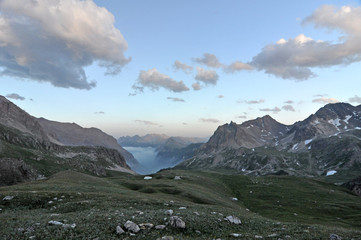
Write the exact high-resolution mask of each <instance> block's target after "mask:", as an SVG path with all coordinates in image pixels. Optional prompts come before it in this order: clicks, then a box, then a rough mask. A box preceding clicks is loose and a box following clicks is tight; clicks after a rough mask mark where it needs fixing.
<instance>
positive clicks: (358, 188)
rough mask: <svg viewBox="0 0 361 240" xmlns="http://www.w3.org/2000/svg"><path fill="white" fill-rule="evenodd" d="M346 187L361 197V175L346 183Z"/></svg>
mask: <svg viewBox="0 0 361 240" xmlns="http://www.w3.org/2000/svg"><path fill="white" fill-rule="evenodd" d="M344 186H345V187H347V188H348V189H350V190H351V191H352V192H353V193H354V194H356V195H358V196H360V197H361V177H358V178H356V179H353V180H351V181H350V182H348V183H346V184H344Z"/></svg>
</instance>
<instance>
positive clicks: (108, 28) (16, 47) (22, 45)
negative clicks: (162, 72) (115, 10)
mask: <svg viewBox="0 0 361 240" xmlns="http://www.w3.org/2000/svg"><path fill="white" fill-rule="evenodd" d="M0 9H1V14H0V46H1V48H0V66H1V67H2V68H3V71H2V72H1V74H2V75H8V76H14V77H19V78H26V79H30V80H34V81H39V82H49V83H51V84H52V85H54V86H56V87H63V88H69V87H71V88H78V89H90V88H92V87H94V86H95V85H96V84H95V82H89V81H88V79H87V76H86V74H85V71H84V67H86V66H89V65H91V64H92V63H94V62H98V63H100V65H101V66H104V67H106V68H107V72H106V73H107V74H116V73H118V72H119V71H120V69H121V68H122V67H123V66H124V65H125V64H127V63H128V62H129V61H130V58H126V57H125V56H124V52H125V51H126V50H127V48H128V45H127V42H126V41H125V39H124V37H123V35H122V34H121V33H120V31H119V30H118V29H116V28H115V26H114V16H113V15H112V14H111V13H110V12H109V11H107V10H106V9H105V8H102V7H98V6H97V5H96V4H95V3H94V2H93V1H90V0H89V1H81V0H62V1H58V0H37V1H14V0H2V1H0Z"/></svg>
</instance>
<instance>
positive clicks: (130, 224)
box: [124, 220, 140, 233]
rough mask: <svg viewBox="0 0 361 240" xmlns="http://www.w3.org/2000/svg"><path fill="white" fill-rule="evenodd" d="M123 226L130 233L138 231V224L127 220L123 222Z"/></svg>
mask: <svg viewBox="0 0 361 240" xmlns="http://www.w3.org/2000/svg"><path fill="white" fill-rule="evenodd" d="M124 227H125V229H127V230H128V231H129V232H132V233H137V232H139V231H140V228H139V226H138V225H137V224H135V223H134V222H132V221H129V220H128V221H127V222H126V223H125V224H124Z"/></svg>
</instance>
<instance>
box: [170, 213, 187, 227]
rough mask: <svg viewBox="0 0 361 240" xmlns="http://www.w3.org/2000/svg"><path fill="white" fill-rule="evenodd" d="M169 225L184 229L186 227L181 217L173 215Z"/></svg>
mask: <svg viewBox="0 0 361 240" xmlns="http://www.w3.org/2000/svg"><path fill="white" fill-rule="evenodd" d="M169 225H170V226H171V227H174V228H182V229H183V228H185V227H186V223H185V222H184V221H183V220H182V219H181V218H180V217H177V216H173V217H171V218H170V219H169Z"/></svg>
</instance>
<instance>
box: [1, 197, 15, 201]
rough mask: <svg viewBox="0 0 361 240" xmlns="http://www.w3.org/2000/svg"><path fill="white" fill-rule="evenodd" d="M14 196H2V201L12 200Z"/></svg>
mask: <svg viewBox="0 0 361 240" xmlns="http://www.w3.org/2000/svg"><path fill="white" fill-rule="evenodd" d="M13 198H14V196H6V197H4V198H3V201H10V200H13Z"/></svg>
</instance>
